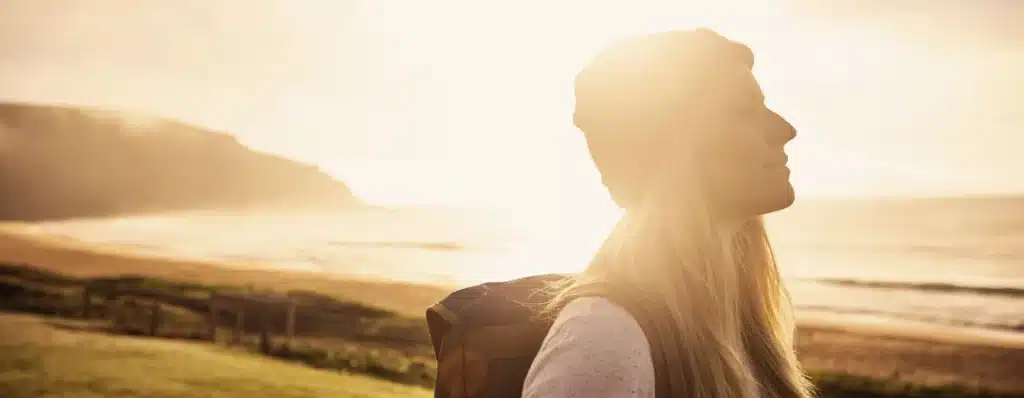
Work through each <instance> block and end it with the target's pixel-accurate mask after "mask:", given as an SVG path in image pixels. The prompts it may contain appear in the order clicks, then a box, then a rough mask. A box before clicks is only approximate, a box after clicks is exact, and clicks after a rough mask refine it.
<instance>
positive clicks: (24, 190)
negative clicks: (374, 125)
mask: <svg viewBox="0 0 1024 398" xmlns="http://www.w3.org/2000/svg"><path fill="white" fill-rule="evenodd" d="M281 134H287V132H281ZM0 189H2V190H0V220H20V221H36V220H46V219H64V218H76V217H92V216H110V215H123V214H132V213H145V212H159V211H175V210H193V209H208V208H223V207H243V206H244V207H251V206H299V207H310V206H322V207H339V206H346V205H352V204H354V203H356V202H357V200H356V199H355V198H354V197H353V195H352V193H351V192H350V191H349V189H348V187H347V186H346V185H345V184H344V183H342V182H339V181H337V180H334V179H332V178H331V177H330V176H328V175H327V174H325V173H323V172H322V171H320V170H319V169H317V168H316V167H314V166H311V165H307V164H302V163H299V162H295V161H292V160H289V159H286V158H282V157H279V156H275V155H271V154H266V153H260V152H256V151H254V150H252V149H250V148H247V147H245V146H244V145H242V144H241V143H239V142H238V141H237V140H235V138H234V137H232V136H231V135H229V134H226V133H221V132H214V131H209V130H204V129H202V128H199V127H196V126H192V125H189V124H185V123H182V122H178V121H174V120H169V119H164V118H156V117H148V116H146V115H134V114H129V113H123V112H115V111H101V110H93V109H83V108H72V107H55V106H38V105H23V104H0Z"/></svg>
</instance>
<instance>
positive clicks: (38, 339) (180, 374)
mask: <svg viewBox="0 0 1024 398" xmlns="http://www.w3.org/2000/svg"><path fill="white" fill-rule="evenodd" d="M0 325H3V327H0V396H3V397H6V398H28V397H138V398H146V397H216V398H231V397H290V398H356V397H381V398H390V397H396V398H397V397H402V398H405V397H427V396H429V395H430V392H429V391H428V390H426V389H423V388H417V387H411V386H403V385H399V384H395V383H389V382H386V381H381V380H374V379H371V378H368V377H362V376H355V375H347V374H342V373H337V372H329V371H322V370H315V369H311V368H308V367H305V366H302V365H297V364H290V363H286V362H282V361H275V360H271V359H268V358H262V357H258V356H254V355H250V354H245V353H242V352H237V351H232V350H229V349H227V348H223V347H219V346H214V345H209V344H198V343H187V342H178V341H167V340H161V339H142V338H133V337H123V336H111V335H103V334H96V333H86V332H79V331H74V330H68V329H67V328H68V327H70V326H71V325H68V324H67V322H64V323H63V325H65V326H63V327H61V326H60V325H62V324H61V323H50V322H49V321H46V320H43V319H42V318H39V317H35V316H26V315H14V314H4V313H0ZM55 326H56V327H55Z"/></svg>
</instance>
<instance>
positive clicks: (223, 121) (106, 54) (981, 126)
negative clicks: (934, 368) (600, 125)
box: [0, 0, 1024, 209]
mask: <svg viewBox="0 0 1024 398" xmlns="http://www.w3.org/2000/svg"><path fill="white" fill-rule="evenodd" d="M0 10H2V11H0V99H2V100H8V101H22V102H33V103H47V104H72V105H84V106H102V107H110V108H116V109H122V110H128V111H139V112H147V113H153V114H157V115H161V116H168V117H173V118H178V119H181V120H184V121H187V122H191V123H195V124H199V125H202V126H205V127H209V128H213V129H217V130H223V131H229V132H232V133H234V134H235V135H237V136H238V137H239V139H240V140H241V141H242V142H244V143H246V144H247V145H250V146H252V147H254V148H256V149H259V150H264V151H269V152H274V153H278V154H281V155H285V156H288V157H292V158H295V159H297V160H300V161H305V162H310V163H314V164H317V165H318V166H320V167H321V168H323V169H324V170H326V171H328V172H329V173H331V174H332V175H334V176H336V177H338V178H339V179H341V180H343V181H345V182H346V183H348V184H349V185H350V186H351V187H352V189H353V190H354V191H355V193H356V194H357V195H359V196H361V197H363V198H364V199H366V200H368V201H370V202H375V203H382V204H447V205H463V206H482V207H498V208H501V207H505V206H520V207H522V206H525V207H527V208H535V209H541V208H544V209H559V208H577V209H578V208H584V209H586V208H604V209H606V208H608V207H609V206H610V201H609V200H608V198H607V195H606V194H605V193H604V191H603V189H602V187H601V185H600V180H599V177H598V175H597V173H596V171H595V170H594V169H593V165H592V163H591V162H590V160H589V158H588V156H587V153H586V148H585V146H584V143H583V140H582V136H581V135H580V133H579V132H578V131H576V130H575V129H574V127H573V126H572V125H571V108H572V102H573V98H572V91H571V90H572V77H573V74H574V73H575V72H576V71H577V70H578V69H579V68H580V67H581V66H582V65H583V64H584V62H585V61H586V60H587V58H588V57H589V56H590V55H592V54H593V53H594V52H595V51H597V50H598V49H599V48H600V47H601V46H603V45H605V44H608V43H609V42H611V41H613V40H615V39H617V38H619V37H622V36H624V35H629V34H637V33H643V32H653V31H659V30H666V29H674V28H692V27H696V26H707V27H711V28H714V29H716V30H718V31H719V32H721V33H723V34H724V35H726V36H728V37H730V38H733V39H736V40H739V41H742V42H744V43H746V44H748V45H750V46H751V47H752V48H753V50H754V52H755V54H756V57H757V61H756V67H755V74H756V75H757V76H758V79H759V80H760V81H761V84H762V87H763V89H764V91H765V93H766V96H767V98H768V103H769V105H770V106H772V107H773V108H774V109H775V110H777V111H778V112H780V113H781V114H783V115H784V116H786V117H787V118H788V119H789V120H790V121H791V122H792V123H793V124H794V125H795V126H796V127H797V129H798V134H799V135H798V137H797V139H796V140H795V141H793V142H792V143H791V144H790V145H789V147H788V148H787V151H788V152H789V154H790V159H791V168H792V169H793V182H794V185H795V186H796V189H797V192H798V195H800V197H801V198H802V197H821V196H851V195H852V196H873V195H886V196H889V195H958V194H984V193H1008V192H1024V156H1020V155H1019V153H1020V152H1021V151H1022V150H1024V109H1022V108H1021V107H1020V105H1019V104H1021V103H1022V100H1024V77H1022V75H1021V72H1020V71H1022V70H1024V46H1022V45H1021V43H1022V42H1024V1H1014V0H1003V1H997V0H963V1H948V0H931V1H918V0H902V1H885V0H860V1H840V0H832V1H826V0H777V1H765V0H756V1H755V0H749V1H741V0H730V1H722V0H716V1H710V0H709V1H693V0H691V1H668V0H634V1H630V2H596V1H586V0H560V1H540V0H520V1H484V0H475V1H469V0H465V1H458V0H447V1H446V0H436V1H429V2H424V1H399V0H361V1H343V0H330V1H327V0H325V1H314V0H307V1H293V0H263V1H256V0H217V1H211V0H177V1H174V2H158V1H138V0H0Z"/></svg>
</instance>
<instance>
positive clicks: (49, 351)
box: [0, 265, 1021, 398]
mask: <svg viewBox="0 0 1024 398" xmlns="http://www.w3.org/2000/svg"><path fill="white" fill-rule="evenodd" d="M87 283H90V284H91V286H94V287H100V288H102V287H104V286H107V287H111V286H117V287H130V288H141V289H145V290H146V291H148V292H150V293H152V294H151V295H149V296H148V297H144V298H142V299H141V302H140V303H136V302H134V301H129V302H120V303H118V302H114V301H104V300H102V299H99V298H97V299H96V300H94V301H93V303H94V306H93V312H94V314H93V317H92V318H90V319H88V320H81V319H77V318H80V309H81V297H82V296H81V289H82V287H83V286H85V285H86V284H87ZM260 287H263V286H260ZM254 288H255V287H253V286H248V287H239V286H229V285H216V286H215V285H205V284H198V283H185V282H182V281H173V280H165V279H160V278H155V277H139V276H121V277H104V278H92V279H89V278H76V277H70V276H66V275H62V274H59V273H55V272H50V271H45V270H40V269H35V268H32V267H24V266H3V265H0V297H4V300H0V311H13V312H21V313H31V314H35V315H41V316H45V317H48V318H46V319H49V322H50V323H51V324H53V323H56V322H59V323H61V324H64V325H72V326H74V327H75V328H76V329H78V330H89V331H91V332H84V331H78V332H75V331H70V330H66V329H67V328H65V329H61V330H56V329H54V328H53V327H52V326H48V325H47V324H45V323H43V322H41V321H39V319H41V318H38V317H31V316H26V315H3V313H0V397H3V398H21V397H64V396H68V397H76V398H77V397H83V398H88V397H179V396H180V397H218V398H219V397H235V396H239V397H241V396H245V397H264V396H266V397H321V396H324V397H327V396H329V397H342V398H344V397H384V398H387V397H391V396H427V394H426V393H425V391H426V390H425V389H423V387H427V388H429V387H430V386H432V385H433V382H434V378H435V376H436V363H435V362H434V360H433V352H432V350H431V347H430V343H429V339H428V336H427V333H426V328H425V324H424V321H423V319H421V318H416V317H410V316H407V315H402V314H400V313H398V312H395V311H387V310H382V309H379V308H374V307H371V306H367V305H365V304H361V303H356V302H352V301H348V300H345V299H341V298H336V297H332V296H329V295H324V294H320V293H315V292H309V291H298V290H289V291H285V292H281V293H285V294H288V295H289V296H291V297H292V298H294V299H296V300H297V301H298V303H299V311H298V313H297V314H298V315H299V316H298V318H297V324H296V326H297V328H296V332H297V335H296V339H295V341H294V343H293V344H292V345H291V346H290V347H286V346H284V345H283V344H281V343H282V341H281V339H280V338H278V339H277V341H276V344H274V346H273V347H271V350H270V352H269V353H268V355H265V356H261V355H256V353H257V352H259V347H258V343H257V342H258V339H257V337H256V334H257V332H258V330H259V325H256V324H247V327H246V328H247V333H246V335H245V336H244V339H243V344H242V345H240V346H235V348H233V349H227V348H224V347H223V346H218V345H214V344H210V343H209V342H202V341H196V340H199V338H200V337H201V336H202V335H203V334H204V333H205V330H206V326H205V320H204V318H203V314H205V312H206V309H205V305H206V304H205V302H206V297H208V295H209V293H210V292H212V291H214V290H250V289H254ZM147 302H148V303H152V302H156V303H157V304H158V305H159V306H161V308H162V309H163V314H164V315H162V319H163V324H162V326H161V328H160V331H159V333H158V335H157V336H156V337H158V338H146V339H142V338H132V337H126V336H124V335H138V334H142V333H143V331H144V330H146V324H147V322H148V315H147V314H148V312H147V308H149V307H148V305H147ZM268 311H269V310H268ZM115 314H116V318H119V319H121V320H122V322H121V323H120V324H119V325H118V326H116V327H115V326H114V325H113V324H112V323H111V322H110V321H111V319H112V318H114V317H115ZM263 315H268V317H269V318H275V319H280V318H281V315H282V314H274V313H270V312H264V314H263ZM252 318H254V317H250V316H247V317H246V319H247V320H249V319H252ZM9 319H12V320H17V322H15V323H12V322H9V321H8V320H9ZM218 323H219V325H220V326H221V328H223V329H222V330H223V332H224V333H221V334H222V335H227V334H229V333H227V332H229V331H228V330H227V328H229V327H230V325H233V324H234V321H233V319H230V317H227V318H225V319H220V320H219V321H218ZM97 331H99V332H104V333H95V332H97ZM277 332H280V330H278V331H277ZM222 337H223V336H222ZM19 340H20V341H25V342H26V343H25V344H20V343H17V341H19ZM183 340H191V341H183ZM343 374H359V375H362V376H359V377H356V376H346V375H343ZM812 379H813V380H814V383H815V385H816V387H817V388H818V390H819V392H820V394H819V396H820V397H821V398H896V397H919V398H954V397H956V398H981V397H989V398H994V397H1019V396H1021V395H1020V394H1001V395H1000V394H996V393H993V392H990V391H985V390H980V389H974V388H969V387H966V386H959V385H947V386H935V387H924V386H919V385H914V384H910V383H905V382H902V381H899V380H896V379H892V380H880V379H872V378H866V377H855V376H849V375H842V374H813V375H812Z"/></svg>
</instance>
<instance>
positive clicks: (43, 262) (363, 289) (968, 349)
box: [0, 225, 1024, 391]
mask: <svg viewBox="0 0 1024 398" xmlns="http://www.w3.org/2000/svg"><path fill="white" fill-rule="evenodd" d="M0 263H7V264H20V265H31V266H33V267H36V268H40V269H44V270H48V271H54V272H58V273H62V274H67V275H70V276H77V277H99V276H116V275H137V276H148V277H155V278H164V279H169V280H176V281H181V282H197V283H208V284H233V285H254V286H260V287H267V288H273V289H279V290H290V289H301V290H307V291H314V292H318V293H325V294H330V295H333V296H336V297H339V298H344V299H346V300H351V301H353V302H358V303H365V304H370V305H373V306H376V307H378V308H382V309H386V310H391V311H395V312H397V313H399V314H403V315H405V316H409V317H415V318H420V317H422V316H423V311H424V309H425V308H426V307H427V306H429V305H430V304H432V303H434V302H436V301H437V300H439V299H440V298H442V297H443V296H444V295H446V294H447V293H449V292H450V291H451V290H452V289H451V288H446V287H440V286H431V285H424V284H415V283H404V282H395V281H387V280H368V278H349V277H345V276H342V275H337V274H334V275H331V274H326V273H324V272H315V271H299V270H277V269H275V268H274V267H272V266H269V265H263V264H247V263H231V262H220V261H193V260H181V259H174V258H166V257H154V256H145V255H139V254H135V253H131V252H129V251H127V250H124V249H118V248H116V247H113V246H103V245H93V244H87V243H82V242H77V241H73V240H69V239H65V238H59V237H49V236H39V235H36V234H31V233H23V232H19V231H17V230H12V229H9V228H5V227H4V226H2V225H0ZM797 317H798V336H797V345H798V352H799V354H800V358H801V362H802V363H804V365H805V368H806V369H807V370H808V371H809V372H811V373H812V374H816V373H821V372H827V373H829V374H842V375H851V376H859V377H870V378H873V379H882V380H891V379H893V378H896V379H898V380H900V381H904V382H914V383H921V384H924V385H937V384H948V383H953V384H966V385H977V386H984V387H988V388H996V389H1009V390H1012V391H1024V379H1021V378H1020V377H1019V374H1017V373H1015V372H1014V369H1021V368H1022V366H1024V335H1021V334H1018V335H1019V336H1013V335H1012V334H1011V333H1010V332H1006V333H999V332H992V333H990V332H989V331H987V330H984V331H978V330H967V329H966V328H959V327H943V326H941V325H933V324H925V323H923V322H921V323H915V322H911V321H903V320H899V321H892V320H889V319H882V318H873V317H865V316H846V315H837V314H829V313H820V312H819V313H815V312H807V311H800V312H798V313H797ZM1018 373H1019V372H1018Z"/></svg>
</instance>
